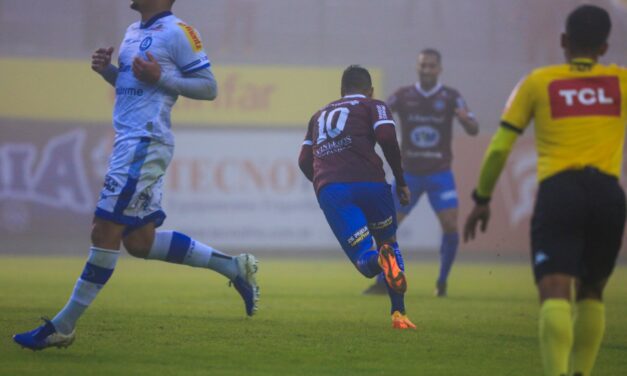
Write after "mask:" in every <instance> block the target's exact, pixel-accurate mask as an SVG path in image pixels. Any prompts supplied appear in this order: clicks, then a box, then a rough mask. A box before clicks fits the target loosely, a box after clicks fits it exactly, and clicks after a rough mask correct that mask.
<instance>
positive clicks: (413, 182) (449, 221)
mask: <svg viewBox="0 0 627 376" xmlns="http://www.w3.org/2000/svg"><path fill="white" fill-rule="evenodd" d="M417 71H418V78H419V81H418V82H417V83H415V84H414V85H410V86H405V87H402V88H400V89H398V90H397V91H396V92H395V93H394V94H393V95H392V96H391V97H390V98H389V99H388V105H389V106H390V109H391V110H392V111H393V112H395V113H396V114H397V115H398V118H399V120H400V125H401V135H402V140H401V151H402V156H403V166H404V168H405V176H404V178H405V181H406V182H407V185H408V186H409V189H410V191H411V198H412V199H411V202H410V203H409V205H407V206H405V207H403V206H401V205H399V204H400V203H399V202H398V201H396V210H397V212H398V217H397V219H398V223H399V224H400V223H401V222H403V220H404V219H405V217H406V216H407V215H409V213H410V212H411V210H412V209H413V208H414V207H415V206H416V204H417V203H418V200H419V199H420V197H421V196H422V194H423V193H427V196H428V198H429V203H430V204H431V207H432V208H433V210H434V211H435V213H436V215H437V217H438V219H439V221H440V225H441V226H442V233H443V234H442V243H441V246H440V275H439V277H438V280H437V282H436V291H435V294H436V296H440V297H442V296H446V293H447V279H448V275H449V272H450V270H451V267H452V265H453V261H454V260H455V255H456V253H457V247H458V245H459V234H458V229H457V215H458V214H457V213H458V210H457V208H458V199H457V189H456V188H455V180H454V178H453V173H452V171H451V162H452V160H453V152H452V148H451V143H452V138H453V120H454V119H455V118H457V120H458V121H459V122H460V123H461V125H462V127H463V128H464V130H465V131H466V133H467V134H469V135H471V136H474V135H476V134H477V133H478V132H479V124H478V123H477V121H476V120H475V118H474V116H473V114H472V112H470V110H469V109H468V106H467V105H466V101H465V100H464V98H463V97H462V96H461V94H459V92H458V91H457V90H455V89H453V88H450V87H448V86H444V85H442V84H441V83H440V82H439V80H438V77H439V76H440V73H442V56H441V55H440V52H438V51H437V50H434V49H425V50H423V51H422V52H420V54H419V55H418V65H417ZM397 182H398V180H397ZM382 285H383V283H382V277H380V278H378V283H376V284H375V285H373V286H371V287H370V288H368V289H367V290H366V291H364V293H381V292H383V291H384V289H383V288H382Z"/></svg>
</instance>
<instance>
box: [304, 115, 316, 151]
mask: <svg viewBox="0 0 627 376" xmlns="http://www.w3.org/2000/svg"><path fill="white" fill-rule="evenodd" d="M313 119H314V118H313V117H312V118H311V120H309V124H308V125H307V133H306V134H305V139H304V140H303V145H309V146H313V122H314V121H313Z"/></svg>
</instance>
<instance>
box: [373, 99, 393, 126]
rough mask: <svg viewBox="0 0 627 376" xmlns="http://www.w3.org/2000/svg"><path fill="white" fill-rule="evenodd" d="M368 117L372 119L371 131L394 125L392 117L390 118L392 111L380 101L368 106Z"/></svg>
mask: <svg viewBox="0 0 627 376" xmlns="http://www.w3.org/2000/svg"><path fill="white" fill-rule="evenodd" d="M370 115H371V119H372V129H373V130H376V129H377V128H378V127H380V126H381V125H384V124H391V125H392V126H394V125H396V124H395V123H394V117H393V116H392V110H390V107H389V106H388V105H387V104H385V102H382V101H373V102H372V103H371V104H370Z"/></svg>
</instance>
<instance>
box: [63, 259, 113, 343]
mask: <svg viewBox="0 0 627 376" xmlns="http://www.w3.org/2000/svg"><path fill="white" fill-rule="evenodd" d="M119 256H120V251H118V250H110V249H103V248H97V247H91V249H90V252H89V257H88V258H87V264H85V269H83V274H81V276H80V278H79V279H78V281H76V285H75V286H74V291H72V295H71V296H70V300H69V301H68V302H67V304H66V305H65V307H63V309H62V310H61V311H60V312H59V313H57V315H56V316H55V317H54V318H53V319H52V320H51V321H52V324H53V325H54V327H55V329H56V330H57V331H59V332H60V333H62V334H66V335H67V334H70V333H71V332H72V331H73V330H74V327H75V326H76V322H77V321H78V319H79V318H80V317H81V315H82V314H83V313H84V312H85V310H86V309H87V307H89V305H90V304H91V303H92V302H93V301H94V299H95V298H96V295H97V294H98V292H99V291H100V289H102V287H103V286H104V285H105V284H106V283H107V281H108V280H109V278H110V277H111V274H113V269H115V264H116V263H117V261H118V257H119Z"/></svg>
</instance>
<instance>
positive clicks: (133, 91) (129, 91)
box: [115, 87, 144, 97]
mask: <svg viewBox="0 0 627 376" xmlns="http://www.w3.org/2000/svg"><path fill="white" fill-rule="evenodd" d="M115 95H130V96H135V97H141V96H143V95H144V90H143V89H137V88H134V87H118V88H116V89H115Z"/></svg>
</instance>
